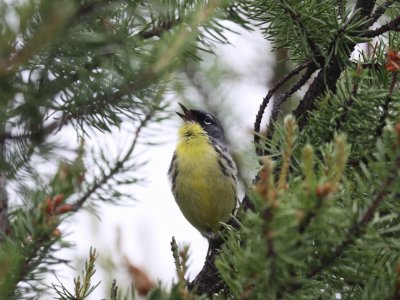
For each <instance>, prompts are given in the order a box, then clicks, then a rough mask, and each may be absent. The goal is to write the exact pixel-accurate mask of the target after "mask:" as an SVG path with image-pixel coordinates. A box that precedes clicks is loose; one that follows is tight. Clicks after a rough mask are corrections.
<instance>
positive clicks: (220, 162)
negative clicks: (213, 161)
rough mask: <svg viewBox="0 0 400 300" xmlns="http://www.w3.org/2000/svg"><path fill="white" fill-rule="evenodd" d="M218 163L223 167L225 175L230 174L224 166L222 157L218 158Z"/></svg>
mask: <svg viewBox="0 0 400 300" xmlns="http://www.w3.org/2000/svg"><path fill="white" fill-rule="evenodd" d="M218 164H219V166H220V167H221V171H222V173H223V174H224V175H225V176H228V172H227V171H226V168H225V166H224V164H223V163H222V161H221V160H220V159H218Z"/></svg>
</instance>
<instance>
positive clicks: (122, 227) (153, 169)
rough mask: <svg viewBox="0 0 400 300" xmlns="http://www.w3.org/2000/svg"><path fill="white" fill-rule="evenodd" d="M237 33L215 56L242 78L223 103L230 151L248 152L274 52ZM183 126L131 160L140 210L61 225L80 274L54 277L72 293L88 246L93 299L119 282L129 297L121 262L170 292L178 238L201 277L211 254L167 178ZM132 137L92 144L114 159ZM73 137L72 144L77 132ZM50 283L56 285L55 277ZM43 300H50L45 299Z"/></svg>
mask: <svg viewBox="0 0 400 300" xmlns="http://www.w3.org/2000/svg"><path fill="white" fill-rule="evenodd" d="M234 29H235V30H236V31H238V32H239V34H233V33H227V36H228V37H229V40H230V41H231V45H223V46H218V48H217V58H218V59H219V60H220V61H221V63H222V64H224V65H226V66H227V67H228V68H230V69H233V70H234V71H235V73H237V76H236V77H235V79H234V81H233V82H227V83H225V84H226V86H225V87H222V88H223V90H224V92H225V93H226V98H225V99H224V101H225V103H226V104H228V105H229V106H231V108H232V111H233V114H232V115H233V116H234V118H235V122H234V123H235V124H236V126H235V128H225V130H226V131H227V135H228V136H229V138H230V140H234V141H235V143H234V145H232V146H231V147H232V148H234V147H237V146H238V145H240V144H243V143H248V146H250V143H251V140H252V132H251V130H252V128H253V123H254V120H255V116H256V113H257V111H258V107H259V105H260V103H261V101H262V98H263V97H264V96H265V95H266V93H267V82H268V80H269V69H268V65H271V63H270V62H269V61H268V60H269V59H272V58H271V57H270V56H271V55H270V53H271V51H270V48H269V44H268V42H267V41H265V39H264V38H263V37H262V35H261V34H260V33H259V32H257V31H255V32H247V31H244V30H243V29H240V28H237V27H236V26H235V27H234ZM213 100H218V99H213ZM171 102H172V103H174V104H175V105H176V109H178V107H177V106H178V105H177V102H178V98H175V99H174V98H172V99H171ZM193 108H195V107H193ZM196 108H201V107H196ZM264 122H265V120H264ZM180 124H181V123H180V119H179V117H178V116H176V117H174V118H173V119H171V120H168V121H165V122H163V123H162V124H161V125H158V126H156V127H155V128H156V130H151V134H152V138H151V139H150V141H158V142H160V141H161V142H162V143H161V144H160V145H156V146H147V145H140V146H139V147H138V148H137V149H136V151H135V152H134V154H133V155H137V154H140V155H139V156H138V157H139V158H140V161H142V160H148V161H149V162H148V164H147V165H145V166H144V167H142V168H141V169H140V172H139V174H140V176H141V177H144V178H146V182H145V183H144V184H141V185H132V186H131V187H130V190H129V192H130V193H132V194H133V195H134V196H135V198H136V199H137V201H136V202H134V203H133V204H130V205H123V206H114V205H105V204H100V205H99V206H98V208H97V212H98V215H99V217H100V220H99V219H97V218H95V217H94V216H93V214H91V213H89V212H87V211H80V212H78V213H76V214H75V215H74V216H72V217H70V218H68V219H67V220H66V222H65V223H63V224H62V225H61V231H62V232H63V233H70V235H69V236H68V237H67V240H68V241H71V242H72V243H73V244H75V247H73V248H71V249H68V250H63V251H62V252H60V253H59V256H62V257H63V258H69V259H72V260H73V261H74V262H73V264H72V265H73V266H74V267H76V268H77V269H76V270H72V269H71V268H65V267H64V268H62V269H61V270H57V277H58V278H59V279H60V281H61V282H62V283H63V284H65V285H66V286H67V287H72V283H73V277H74V276H77V275H80V272H81V270H82V269H83V267H84V263H83V261H82V259H86V258H87V257H88V252H89V248H90V247H91V246H92V247H95V248H97V250H98V251H99V253H100V257H99V260H98V262H97V270H98V272H97V273H96V275H95V277H94V280H93V283H96V282H97V281H99V280H101V281H102V283H101V284H100V286H99V287H98V288H97V289H96V290H95V292H93V294H92V295H91V296H90V297H89V299H100V298H108V297H109V286H108V283H109V282H108V280H112V279H113V278H114V277H116V279H117V284H118V285H119V287H120V289H119V290H120V291H124V290H125V287H126V286H128V285H129V284H130V283H131V278H130V277H129V275H128V273H127V270H126V267H125V265H126V264H125V262H124V259H123V256H126V257H128V258H129V260H130V261H131V263H133V264H134V265H136V266H137V267H139V268H141V269H142V270H143V271H145V272H146V273H147V274H148V275H149V277H150V278H151V279H152V280H153V281H154V282H157V281H158V280H160V281H161V282H162V283H163V285H165V286H169V285H170V284H171V282H172V281H173V280H174V279H175V277H176V276H175V266H174V262H173V259H172V253H171V250H170V242H171V238H172V236H175V239H176V241H177V242H178V245H184V244H188V245H190V268H189V277H190V279H193V278H194V277H195V276H196V275H197V273H198V272H199V271H200V270H201V268H202V266H203V263H204V259H205V255H206V252H207V247H208V245H207V241H206V240H205V239H204V238H203V237H202V236H201V235H200V233H198V232H197V230H196V229H194V228H193V227H192V226H191V225H190V224H189V223H188V222H187V221H186V220H185V218H184V217H183V216H182V214H181V212H180V210H179V208H178V206H177V205H176V203H175V200H174V198H173V196H172V193H171V190H170V185H169V182H168V177H167V170H168V167H169V163H170V161H171V157H172V153H173V151H174V147H175V142H176V132H177V129H178V127H179V126H180ZM153 127H154V126H153ZM129 133H130V132H129V128H126V126H123V127H122V129H121V130H115V132H113V134H112V135H108V136H106V137H104V135H102V134H95V135H92V136H91V138H92V139H104V141H103V142H102V143H103V144H107V147H108V148H110V149H111V150H112V149H114V151H115V150H116V149H118V145H115V142H116V141H117V143H121V141H126V140H128V141H130V140H131V135H129ZM71 136H74V135H73V131H71ZM67 139H68V143H69V145H70V146H71V143H72V140H71V139H74V138H71V137H67ZM145 139H146V138H145ZM90 143H91V141H90V140H87V141H86V145H87V146H88V145H90ZM111 152H112V151H111ZM251 154H253V153H251ZM117 242H118V243H119V246H118V247H120V250H118V247H117ZM110 262H112V263H111V264H112V265H114V266H115V268H116V271H115V270H114V271H115V272H116V274H105V272H104V271H102V270H101V269H102V268H101V265H102V264H104V265H107V266H109V265H110ZM47 281H48V282H51V283H57V280H56V278H55V277H54V276H53V275H50V276H49V278H48V279H47ZM44 299H48V296H46V297H44Z"/></svg>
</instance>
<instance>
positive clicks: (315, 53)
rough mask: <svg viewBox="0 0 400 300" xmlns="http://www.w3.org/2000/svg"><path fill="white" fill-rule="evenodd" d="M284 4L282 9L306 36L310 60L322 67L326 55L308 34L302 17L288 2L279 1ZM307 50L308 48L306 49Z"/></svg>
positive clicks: (284, 0)
mask: <svg viewBox="0 0 400 300" xmlns="http://www.w3.org/2000/svg"><path fill="white" fill-rule="evenodd" d="M279 2H281V3H282V7H283V8H284V9H285V10H286V12H287V13H288V15H289V16H290V18H291V19H292V21H293V22H294V23H295V24H296V25H297V28H298V30H299V31H300V34H301V35H303V36H304V38H305V40H306V41H307V46H308V48H309V49H310V50H311V57H310V59H311V60H312V61H313V62H314V64H315V65H317V66H322V65H323V64H324V55H323V52H322V50H321V49H320V48H319V47H318V45H317V43H316V42H315V41H314V40H313V39H312V38H311V35H310V33H309V32H308V29H307V27H306V26H305V24H304V22H303V20H302V17H301V15H300V14H299V13H298V12H296V11H295V10H294V9H293V8H292V7H291V6H290V5H289V3H287V2H286V0H279ZM304 48H306V47H304Z"/></svg>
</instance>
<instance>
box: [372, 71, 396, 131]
mask: <svg viewBox="0 0 400 300" xmlns="http://www.w3.org/2000/svg"><path fill="white" fill-rule="evenodd" d="M397 78H398V73H397V72H393V73H392V81H391V83H390V87H389V92H388V94H387V96H386V98H385V103H384V104H383V105H382V115H381V116H380V118H379V121H378V127H377V128H376V130H375V135H376V136H381V135H382V132H383V128H384V127H385V125H386V118H387V117H389V106H390V103H391V102H392V101H393V98H392V94H393V90H394V87H395V85H396V82H397Z"/></svg>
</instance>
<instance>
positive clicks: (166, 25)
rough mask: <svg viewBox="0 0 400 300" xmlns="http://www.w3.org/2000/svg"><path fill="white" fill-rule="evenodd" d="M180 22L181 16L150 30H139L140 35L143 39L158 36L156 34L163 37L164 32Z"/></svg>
mask: <svg viewBox="0 0 400 300" xmlns="http://www.w3.org/2000/svg"><path fill="white" fill-rule="evenodd" d="M179 22H180V19H179V18H178V19H176V20H168V21H167V22H162V23H160V24H159V25H157V26H155V27H153V28H152V29H150V30H147V31H141V32H139V33H138V36H140V37H141V38H143V39H150V38H152V37H156V36H157V37H161V35H162V34H163V33H164V32H166V31H168V30H170V29H171V28H172V27H174V26H175V25H176V24H178V23H179Z"/></svg>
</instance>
